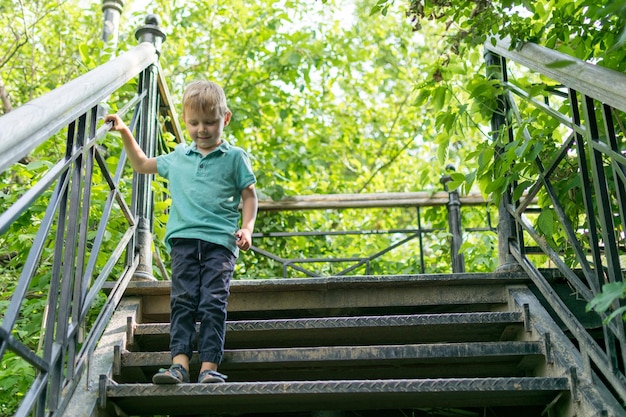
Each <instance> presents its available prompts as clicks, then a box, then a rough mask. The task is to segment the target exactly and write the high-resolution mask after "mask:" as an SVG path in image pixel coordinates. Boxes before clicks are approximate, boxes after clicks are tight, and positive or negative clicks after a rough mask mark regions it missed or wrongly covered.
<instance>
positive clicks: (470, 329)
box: [131, 312, 523, 351]
mask: <svg viewBox="0 0 626 417" xmlns="http://www.w3.org/2000/svg"><path fill="white" fill-rule="evenodd" d="M522 325H523V319H522V313H520V312H473V313H443V314H408V315H387V316H357V317H321V318H298V319H275V320H237V321H228V322H227V336H226V348H227V349H240V348H245V347H255V348H259V347H286V346H289V347H301V346H319V345H320V344H326V345H341V344H348V343H350V344H358V345H365V344H383V343H384V344H399V343H434V342H437V341H438V340H441V339H445V340H446V341H447V342H464V341H499V340H512V339H513V338H514V336H515V335H516V334H517V333H518V332H519V331H521V330H522ZM132 326H133V329H132V334H133V340H132V341H131V343H132V344H138V345H140V346H141V350H142V351H155V350H163V349H167V346H168V343H169V331H170V324H169V323H147V324H133V325H132ZM132 350H137V349H132Z"/></svg>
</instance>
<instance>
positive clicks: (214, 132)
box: [183, 109, 231, 155]
mask: <svg viewBox="0 0 626 417" xmlns="http://www.w3.org/2000/svg"><path fill="white" fill-rule="evenodd" d="M230 116H231V113H230V112H227V113H226V114H225V115H223V116H221V117H220V115H219V112H218V111H217V110H213V111H208V112H203V111H200V110H195V109H185V111H184V114H183V120H184V121H185V125H186V127H187V131H188V132H189V136H191V139H192V140H193V141H194V142H195V143H196V146H197V147H198V150H199V151H200V152H202V153H203V154H205V155H206V154H207V153H209V152H210V151H212V150H213V149H215V148H217V147H218V146H219V145H220V144H221V143H222V139H221V136H222V132H223V131H224V126H226V125H228V123H229V122H230Z"/></svg>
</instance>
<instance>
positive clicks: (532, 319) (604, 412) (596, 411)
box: [509, 286, 626, 417]
mask: <svg viewBox="0 0 626 417" xmlns="http://www.w3.org/2000/svg"><path fill="white" fill-rule="evenodd" d="M509 293H510V296H511V302H512V304H513V308H515V309H518V310H526V314H527V315H528V326H529V328H527V329H526V330H527V331H528V332H530V333H532V336H530V338H531V339H532V340H541V341H543V343H544V346H545V351H546V365H545V372H546V375H544V376H551V377H567V378H568V379H569V381H570V384H569V385H570V390H571V392H570V394H571V396H572V398H573V401H568V402H562V403H563V404H567V405H566V406H567V407H571V408H572V409H570V410H561V411H560V412H559V413H558V414H557V415H573V416H611V417H613V416H615V417H623V416H626V412H625V411H624V408H623V407H622V406H621V405H620V404H619V402H618V401H617V400H616V399H615V398H616V397H615V396H614V395H612V393H611V392H610V391H609V389H608V388H607V387H606V385H605V384H604V383H603V382H602V381H601V380H600V379H599V378H598V376H597V375H596V374H595V373H594V372H592V371H591V370H590V367H589V365H588V364H587V365H586V364H585V360H584V359H583V356H582V354H581V353H580V351H579V349H578V348H577V347H576V346H574V344H573V343H572V341H571V340H570V339H569V338H568V337H567V335H566V334H565V333H564V332H563V330H562V329H561V328H560V327H559V325H558V324H557V323H556V322H555V321H554V319H553V318H552V317H551V316H550V314H549V313H548V311H547V310H546V309H545V308H544V307H543V306H542V305H541V303H540V302H539V300H538V299H537V297H536V296H535V295H534V294H533V292H532V291H531V290H530V289H529V288H528V287H526V286H512V287H510V288H509Z"/></svg>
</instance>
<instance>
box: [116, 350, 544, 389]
mask: <svg viewBox="0 0 626 417" xmlns="http://www.w3.org/2000/svg"><path fill="white" fill-rule="evenodd" d="M543 361H544V356H543V352H542V345H541V344H540V343H538V342H486V343H450V344H445V343H442V344H417V345H389V346H386V345H380V346H330V347H317V348H284V349H242V350H229V351H226V352H225V354H224V358H223V361H222V364H221V366H220V370H221V371H222V372H224V373H226V374H228V375H229V377H230V381H250V380H268V379H285V380H294V379H304V378H306V379H321V380H325V379H333V376H334V377H335V378H337V376H339V377H340V378H349V379H357V378H358V379H369V378H375V377H382V378H430V377H435V376H442V377H488V376H499V377H501V376H525V375H527V374H528V373H531V374H532V372H533V369H535V368H536V366H537V365H538V364H539V363H542V362H543ZM120 363H121V368H120V372H119V373H117V374H116V375H114V377H115V379H116V380H118V381H125V382H132V381H138V382H143V380H142V379H133V378H137V377H136V376H132V375H135V374H136V373H137V372H136V370H137V369H142V370H143V375H144V379H145V378H148V376H149V375H152V374H153V373H154V372H156V371H157V369H158V368H160V367H167V366H169V364H170V363H171V357H170V353H169V352H167V351H164V352H121V358H120ZM197 369H198V357H197V354H195V353H194V355H193V357H192V359H191V364H190V373H191V375H192V380H193V376H194V375H195V374H197Z"/></svg>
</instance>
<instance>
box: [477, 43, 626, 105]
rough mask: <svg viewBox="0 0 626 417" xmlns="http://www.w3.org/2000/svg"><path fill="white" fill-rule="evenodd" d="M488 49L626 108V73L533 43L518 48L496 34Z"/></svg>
mask: <svg viewBox="0 0 626 417" xmlns="http://www.w3.org/2000/svg"><path fill="white" fill-rule="evenodd" d="M493 42H494V43H492V40H491V39H490V40H488V41H487V42H486V43H485V49H486V50H488V51H491V52H493V53H495V54H497V55H499V56H501V57H504V58H506V59H510V60H511V61H513V62H516V63H518V64H520V65H523V66H524V67H526V68H528V69H531V70H533V71H534V72H537V73H540V74H543V75H545V76H546V77H549V78H551V79H553V80H555V81H558V82H559V83H561V84H563V85H565V86H567V87H568V88H572V89H574V90H576V91H578V92H579V93H581V94H584V95H586V96H589V97H592V98H594V99H595V100H598V101H600V102H602V103H604V104H606V105H609V106H611V107H613V108H615V109H618V110H621V111H626V89H624V88H621V86H624V85H626V74H623V73H621V72H618V71H615V70H612V69H609V68H603V67H600V66H598V65H594V64H591V63H589V62H585V61H582V60H580V59H578V58H575V57H572V56H570V55H567V54H564V53H562V52H559V51H555V50H553V49H550V48H546V47H543V46H540V45H537V44H534V43H530V42H527V43H524V44H523V45H521V47H519V48H518V49H514V48H512V46H511V40H510V39H508V38H506V39H497V38H493Z"/></svg>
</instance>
